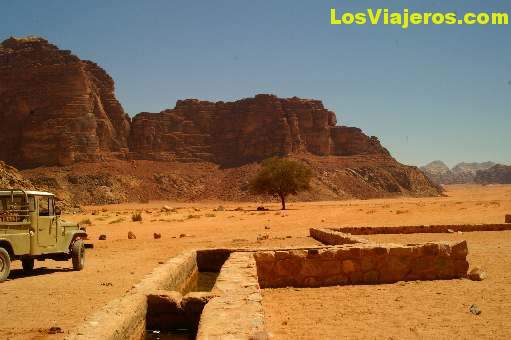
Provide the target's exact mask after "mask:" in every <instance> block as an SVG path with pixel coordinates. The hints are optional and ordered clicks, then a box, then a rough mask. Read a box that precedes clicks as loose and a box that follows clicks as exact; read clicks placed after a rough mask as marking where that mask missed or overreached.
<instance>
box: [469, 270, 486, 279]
mask: <svg viewBox="0 0 511 340" xmlns="http://www.w3.org/2000/svg"><path fill="white" fill-rule="evenodd" d="M487 277H488V275H487V274H486V272H485V271H483V270H482V269H481V268H479V267H474V268H473V269H472V270H471V271H470V272H469V273H468V278H469V279H470V280H472V281H483V280H484V279H486V278H487Z"/></svg>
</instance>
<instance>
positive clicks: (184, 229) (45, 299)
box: [0, 185, 511, 339]
mask: <svg viewBox="0 0 511 340" xmlns="http://www.w3.org/2000/svg"><path fill="white" fill-rule="evenodd" d="M258 205H259V204H258V203H255V204H254V203H236V204H233V203H229V202H219V201H211V202H201V203H196V202H194V203H182V202H162V201H155V202H149V203H145V204H142V203H125V204H116V205H104V206H86V207H84V212H82V213H79V214H74V215H66V216H64V218H66V219H70V220H73V221H77V222H79V221H83V220H87V219H88V220H90V222H91V225H88V226H87V232H88V233H89V235H90V239H91V240H94V245H95V247H94V249H91V250H90V251H89V253H88V258H87V261H88V263H87V267H86V268H85V269H84V271H82V272H73V271H70V270H69V269H68V268H67V267H66V266H62V265H60V264H59V263H58V262H52V261H46V262H43V263H40V264H37V265H36V269H35V273H34V275H24V274H23V272H22V271H21V269H20V266H19V265H18V266H17V267H15V268H14V270H13V278H12V280H10V281H7V282H5V283H3V284H2V306H3V307H2V308H3V310H5V311H7V312H9V313H10V315H11V317H10V318H8V319H4V318H2V322H1V324H0V329H1V334H2V337H4V338H12V339H25V338H35V339H44V338H59V337H60V338H63V337H65V335H66V334H68V332H69V331H71V330H72V329H73V328H74V327H76V326H77V325H78V324H79V323H80V322H82V321H83V320H84V318H85V316H86V315H88V314H89V313H92V312H93V311H95V310H96V309H98V308H100V307H101V306H103V305H104V304H106V303H107V302H108V301H109V300H112V299H114V298H116V297H119V296H122V295H123V294H125V293H126V291H128V290H130V289H131V287H132V286H133V285H134V284H136V283H137V282H138V281H140V280H141V279H142V278H143V277H144V275H147V274H148V273H150V272H151V271H152V270H153V268H154V267H157V266H158V265H159V263H160V262H162V261H165V260H166V259H167V258H169V257H172V256H176V255H178V254H179V253H181V252H183V251H185V250H186V249H191V248H208V247H237V248H239V247H258V248H265V247H284V246H315V245H318V244H319V242H317V241H315V240H314V239H312V238H310V237H309V236H308V229H309V228H310V227H311V226H356V225H358V226H365V225H373V224H375V223H376V222H377V224H378V225H382V226H385V225H388V226H392V225H404V224H406V225H414V224H415V225H422V224H441V223H445V224H475V223H502V222H503V218H504V217H503V216H504V215H505V214H506V213H507V212H509V211H510V210H511V187H509V186H506V185H495V186H490V187H482V186H478V185H453V186H448V187H447V188H446V196H445V197H438V198H404V199H403V198H394V199H372V200H347V201H341V202H335V201H329V202H328V201H327V202H310V203H303V202H293V203H291V204H290V207H289V210H286V211H285V212H282V211H280V210H279V208H280V207H279V204H278V203H274V204H271V205H266V206H267V207H268V208H269V209H270V210H269V211H264V212H258V211H257V210H256V207H257V206H258ZM164 206H168V207H172V208H173V209H175V212H162V207H164ZM219 206H223V207H224V210H223V211H222V210H219V209H218V207H219ZM135 211H141V212H142V216H143V220H142V221H141V222H131V220H130V216H131V213H132V212H135ZM452 211H461V212H463V214H459V215H456V216H453V215H452V213H451V212H452ZM122 218H124V219H125V220H124V221H122V222H116V221H118V220H119V219H122ZM162 220H163V221H162ZM112 222H114V223H112ZM267 227H268V229H267ZM129 231H132V232H133V233H134V234H135V235H136V237H137V238H136V239H134V240H129V239H128V237H127V235H128V232H129ZM154 233H159V234H161V239H154V237H153V234H154ZM102 234H105V235H106V236H107V239H106V240H105V241H96V240H97V239H98V238H99V235H102ZM260 235H268V238H267V239H264V240H258V236H260ZM510 235H511V232H510V231H502V232H470V233H461V234H460V233H457V232H455V233H451V234H449V233H447V234H411V235H370V236H368V237H369V238H370V239H372V240H374V241H376V242H398V243H409V242H426V241H435V240H467V242H468V247H469V256H468V258H469V262H470V265H471V267H473V266H480V267H481V268H484V270H485V271H486V272H487V273H488V278H487V279H486V280H484V281H481V282H477V281H470V280H468V279H461V280H446V281H411V282H399V283H397V284H384V285H364V286H337V287H335V286H334V287H324V288H278V289H264V290H263V306H264V311H265V321H266V323H267V325H268V331H269V332H270V333H271V334H273V335H274V337H275V338H278V339H285V338H302V339H311V338H317V337H318V336H319V337H326V338H331V337H334V336H335V335H336V334H343V336H344V335H345V336H346V337H347V338H367V337H378V336H392V335H393V334H394V336H398V337H400V338H401V337H404V338H413V337H427V336H438V337H446V338H447V337H452V336H458V337H472V336H474V335H476V336H477V337H480V338H488V339H489V338H492V339H505V338H508V337H509V333H508V332H507V331H506V330H507V329H508V328H509V327H508V326H507V324H508V322H509V321H508V320H509V316H510V315H509V308H507V307H506V303H507V302H506V301H508V300H509V294H511V289H510V288H509V283H508V282H509V277H507V276H506V273H507V272H509V270H510V269H511V268H509V261H508V260H507V258H508V257H509V252H510V251H511V249H510V248H509V246H508V244H509V240H508V238H509V237H510ZM126 273H129V275H126ZM69 286H73V287H76V289H77V290H78V291H80V294H81V296H82V297H84V296H86V297H87V298H86V299H85V300H83V299H82V300H81V302H80V303H77V300H76V296H75V293H74V292H69V291H67V290H66V287H69ZM19 292H23V293H22V294H21V293H19ZM24 301H30V303H28V302H25V303H26V304H25V303H24ZM418 301H421V303H420V304H418V303H417V302H418ZM472 304H477V306H479V308H480V309H481V310H482V313H481V315H479V316H475V315H473V314H471V313H470V311H469V307H470V305H472ZM43 310H44V317H41V311H43ZM361 315H364V317H360V316H361ZM20 320H24V321H23V323H20V322H19V321H20ZM368 320H370V322H371V323H372V324H373V325H374V327H370V328H368V327H367V326H366V325H367V323H366V322H368ZM393 320H394V321H393ZM397 320H406V321H404V322H403V321H397ZM318 325H321V326H320V327H318ZM54 326H58V327H61V328H62V329H63V330H64V333H63V334H57V335H48V334H47V332H48V330H49V329H50V328H51V327H54ZM311 329H314V332H315V333H314V334H310V330H311ZM375 332H377V333H375ZM389 334H390V335H389Z"/></svg>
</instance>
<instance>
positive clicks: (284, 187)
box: [250, 157, 312, 210]
mask: <svg viewBox="0 0 511 340" xmlns="http://www.w3.org/2000/svg"><path fill="white" fill-rule="evenodd" d="M311 178H312V171H311V169H310V168H308V167H307V166H305V165H304V164H302V163H300V162H297V161H293V160H289V159H284V158H276V157H273V158H269V159H267V160H265V161H263V163H262V168H261V170H260V171H259V172H258V173H257V175H256V176H255V177H254V178H252V180H251V181H250V189H251V191H252V192H254V193H256V194H270V195H275V196H278V197H279V198H280V200H281V202H282V210H285V209H286V197H287V196H289V195H296V194H297V193H298V192H300V191H305V190H309V189H310V180H311Z"/></svg>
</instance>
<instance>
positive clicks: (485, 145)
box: [0, 0, 511, 165]
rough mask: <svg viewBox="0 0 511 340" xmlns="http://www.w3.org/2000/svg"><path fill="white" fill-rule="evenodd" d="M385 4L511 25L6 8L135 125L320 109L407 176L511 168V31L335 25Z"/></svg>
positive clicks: (311, 5) (2, 26)
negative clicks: (99, 85)
mask: <svg viewBox="0 0 511 340" xmlns="http://www.w3.org/2000/svg"><path fill="white" fill-rule="evenodd" d="M385 4H386V6H387V7H391V8H392V9H402V8H410V9H411V10H417V11H443V12H446V11H455V12H458V13H465V12H467V11H487V12H491V11H497V10H499V11H506V12H508V13H511V2H510V1H509V0H503V1H483V0H481V1H471V0H459V1H457V0H451V1H441V0H438V1H433V0H431V1H361V0H358V1H319V0H315V1H312V0H311V1H305V0H304V1H299V0H294V1H276V0H275V1H270V0H268V1H255V0H250V1H246V0H235V1H218V0H217V1H193V0H187V1H171V0H161V1H155V0H150V1H140V0H138V1H126V0H123V1H104V0H101V1H92V0H89V1H5V0H4V1H3V3H2V10H1V11H0V39H1V40H3V39H4V38H7V37H9V36H25V35H40V36H43V37H46V38H47V39H48V40H50V41H51V42H52V43H54V44H56V45H58V46H59V47H60V48H62V49H70V50H72V51H73V53H74V54H76V55H78V56H79V57H80V58H82V59H90V60H93V61H95V62H97V63H98V64H99V65H101V66H102V67H103V68H105V69H106V70H107V72H108V73H109V74H110V75H111V76H112V77H113V78H114V80H115V82H116V89H117V92H116V93H117V97H118V98H119V100H120V101H121V103H122V105H123V106H124V108H125V110H126V111H127V112H129V113H130V114H131V115H133V114H135V113H138V112H140V111H153V112H158V111H161V110H163V109H165V108H169V107H174V104H175V102H176V100H177V99H183V98H199V99H206V100H215V101H216V100H233V99H240V98H244V97H251V96H253V95H255V94H257V93H273V94H276V95H278V96H282V97H291V96H299V97H305V98H317V99H321V100H323V103H324V104H325V106H326V107H327V108H328V109H330V110H333V111H335V112H336V113H337V117H338V121H339V123H340V124H345V125H352V126H358V127H360V128H362V129H363V130H364V131H365V132H366V133H367V134H369V135H376V136H378V137H379V138H380V140H381V141H382V143H383V144H384V145H385V146H386V147H387V148H388V149H389V150H390V151H391V153H392V154H393V155H394V156H395V157H396V158H397V159H398V160H400V161H402V162H404V163H407V164H417V165H422V164H425V163H427V162H429V161H431V160H435V159H442V160H444V161H446V162H447V163H448V164H449V165H452V164H454V163H456V162H459V161H486V160H493V161H497V162H501V163H506V164H507V163H510V162H511V138H510V136H511V109H510V102H511V53H510V52H511V25H509V26H493V27H491V26H485V27H482V26H437V27H435V26H418V27H411V28H409V29H408V30H403V29H401V28H399V27H390V26H382V25H379V26H352V27H347V26H331V25H330V24H329V16H330V8H331V7H334V8H336V9H337V10H338V11H348V10H351V11H359V10H362V11H363V10H365V9H366V8H368V7H371V8H378V7H385ZM390 4H392V6H390Z"/></svg>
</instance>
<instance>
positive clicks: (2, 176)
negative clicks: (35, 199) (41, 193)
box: [0, 161, 34, 189]
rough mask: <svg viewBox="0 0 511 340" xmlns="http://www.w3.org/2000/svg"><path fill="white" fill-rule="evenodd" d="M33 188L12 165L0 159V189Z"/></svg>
mask: <svg viewBox="0 0 511 340" xmlns="http://www.w3.org/2000/svg"><path fill="white" fill-rule="evenodd" d="M8 188H20V189H34V185H33V184H32V183H31V182H30V181H29V180H27V179H25V178H24V177H23V175H22V174H21V173H20V172H19V171H18V170H17V169H15V168H13V167H12V166H9V165H7V164H5V163H4V162H2V161H0V189H8Z"/></svg>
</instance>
